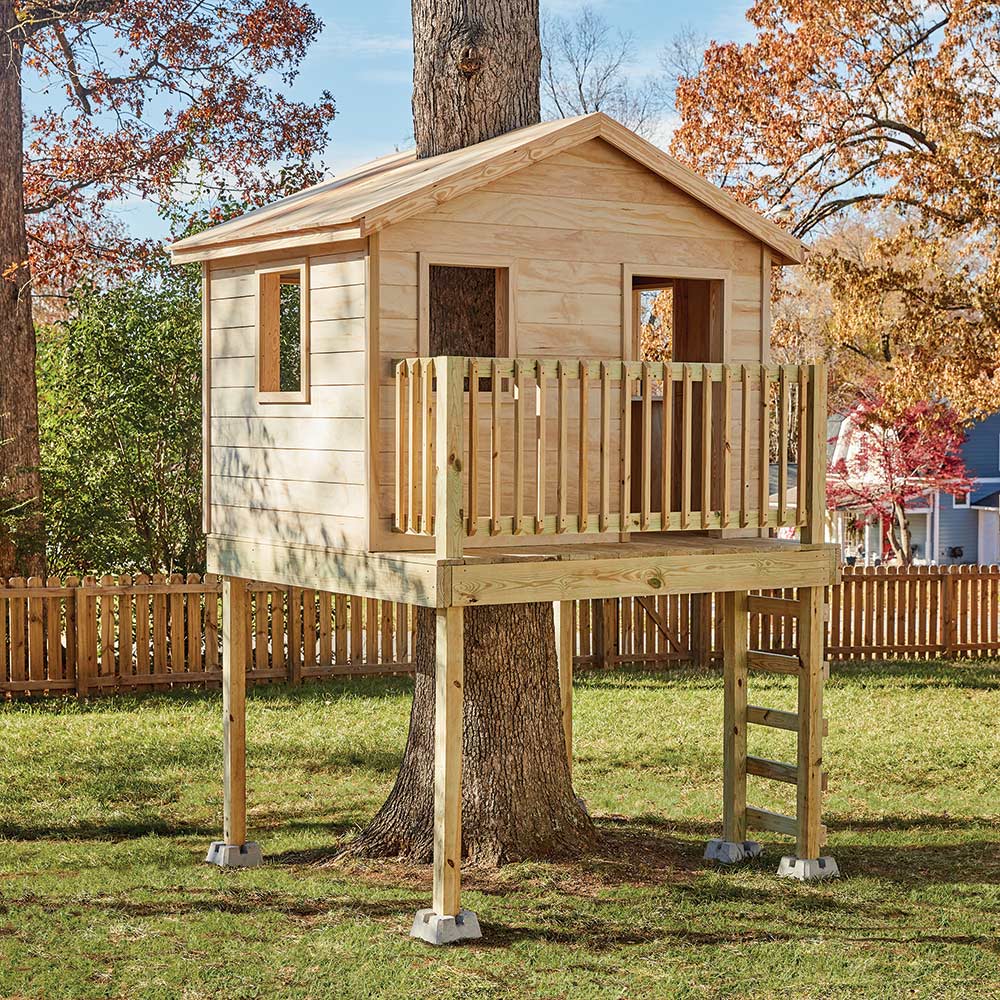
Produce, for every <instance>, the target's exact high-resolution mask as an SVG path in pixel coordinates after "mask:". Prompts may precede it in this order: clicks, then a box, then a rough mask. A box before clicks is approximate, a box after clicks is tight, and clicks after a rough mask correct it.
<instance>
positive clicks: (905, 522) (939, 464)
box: [826, 396, 971, 565]
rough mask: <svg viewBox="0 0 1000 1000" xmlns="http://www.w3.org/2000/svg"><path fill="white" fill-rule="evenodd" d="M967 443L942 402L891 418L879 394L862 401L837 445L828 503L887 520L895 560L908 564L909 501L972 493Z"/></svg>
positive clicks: (954, 416) (955, 417)
mask: <svg viewBox="0 0 1000 1000" xmlns="http://www.w3.org/2000/svg"><path fill="white" fill-rule="evenodd" d="M964 441H965V430H964V429H963V427H962V424H961V421H960V420H959V417H958V415H957V414H956V413H955V412H954V411H953V410H952V409H950V408H949V407H948V406H947V405H946V404H944V403H941V402H926V401H925V402H922V403H917V404H914V405H912V406H908V407H906V408H905V409H904V410H902V411H900V412H898V413H897V414H895V415H889V411H888V409H887V407H886V406H885V400H884V399H882V398H881V397H877V396H876V397H873V398H872V399H867V400H862V401H861V402H860V403H858V405H857V406H856V407H855V408H854V410H852V411H851V413H850V414H849V415H848V417H847V420H846V421H845V425H844V427H843V428H842V429H841V433H840V437H839V439H838V441H837V448H836V451H835V453H834V458H833V461H832V462H831V464H830V469H829V473H828V475H827V482H826V495H827V503H828V506H830V507H847V508H850V509H854V510H861V511H863V512H864V513H865V514H866V515H868V516H874V517H879V518H880V519H883V520H885V521H886V522H887V524H888V526H889V531H888V538H889V544H890V546H891V548H892V551H893V555H894V556H895V557H896V558H897V559H898V560H899V561H900V562H901V563H902V564H903V565H908V564H909V562H910V524H909V519H908V518H907V515H906V507H907V504H908V503H909V502H910V501H912V500H914V499H916V498H917V497H921V496H924V495H926V494H928V493H933V492H936V491H940V492H943V493H950V494H951V495H952V496H960V495H962V494H964V493H966V492H968V490H969V488H970V486H971V481H970V479H969V474H968V472H967V470H966V468H965V463H964V462H963V460H962V454H961V448H962V444H963V443H964Z"/></svg>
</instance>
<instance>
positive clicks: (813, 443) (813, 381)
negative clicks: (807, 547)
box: [799, 364, 827, 544]
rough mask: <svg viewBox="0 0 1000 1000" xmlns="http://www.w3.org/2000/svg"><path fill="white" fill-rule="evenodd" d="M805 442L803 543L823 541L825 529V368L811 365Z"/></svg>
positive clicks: (802, 454)
mask: <svg viewBox="0 0 1000 1000" xmlns="http://www.w3.org/2000/svg"><path fill="white" fill-rule="evenodd" d="M805 425H806V440H805V441H800V442H799V453H800V463H801V459H802V458H805V459H806V462H805V469H803V468H802V465H801V464H800V466H799V475H800V476H802V475H804V476H805V488H804V489H802V488H801V487H800V490H799V495H800V496H802V495H804V497H805V503H806V524H805V526H804V527H803V528H802V529H801V531H800V533H799V537H800V538H801V539H802V541H803V543H806V544H809V543H819V542H822V541H823V535H824V530H825V527H826V465H827V458H826V365H821V364H820V365H810V366H809V390H808V399H807V402H806V420H805Z"/></svg>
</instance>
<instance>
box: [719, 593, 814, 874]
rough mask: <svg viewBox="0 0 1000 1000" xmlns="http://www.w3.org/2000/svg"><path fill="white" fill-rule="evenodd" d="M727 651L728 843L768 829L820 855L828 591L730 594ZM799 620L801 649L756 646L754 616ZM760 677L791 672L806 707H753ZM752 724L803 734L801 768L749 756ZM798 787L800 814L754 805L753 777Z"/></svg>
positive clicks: (802, 851) (803, 853) (804, 852)
mask: <svg viewBox="0 0 1000 1000" xmlns="http://www.w3.org/2000/svg"><path fill="white" fill-rule="evenodd" d="M722 602H723V614H722V647H723V659H724V676H725V695H724V697H725V705H724V713H723V714H724V722H723V726H724V733H725V736H724V751H723V758H724V760H723V773H724V777H723V840H726V841H730V842H732V843H737V844H738V843H742V842H744V841H745V840H746V839H747V830H767V831H770V832H771V833H778V834H782V835H784V836H789V837H794V838H795V843H796V856H797V857H799V858H802V859H812V858H818V857H819V856H820V848H822V846H823V845H824V844H825V843H826V828H825V827H824V826H823V824H822V822H821V809H822V793H823V792H824V791H825V790H826V773H825V772H824V771H823V766H822V765H823V737H824V735H826V720H825V719H824V718H823V684H824V681H825V679H826V677H827V675H828V665H827V664H826V663H825V661H824V659H823V621H824V589H823V588H822V587H801V588H799V596H798V597H797V598H783V597H757V596H752V595H748V594H747V593H745V592H734V593H727V594H723V595H722ZM751 614H759V615H770V616H777V617H783V618H791V619H795V620H796V622H797V626H798V628H797V632H798V650H797V652H795V653H787V652H784V653H774V652H765V651H763V650H755V649H751V648H749V616H750V615H751ZM755 672H762V673H771V674H785V675H788V676H794V677H796V678H797V680H798V706H797V708H798V710H797V711H795V712H787V711H782V710H780V709H776V708H762V707H759V706H757V705H750V704H748V698H747V685H748V680H749V676H750V674H752V673H755ZM750 725H756V726H766V727H768V728H771V729H784V730H787V731H789V732H793V733H796V734H797V737H798V745H797V754H796V757H797V759H796V762H795V763H786V762H784V761H775V760H768V759H767V758H764V757H754V756H751V755H748V754H747V728H748V726H750ZM748 774H752V775H755V776H757V777H761V778H768V779H770V780H772V781H781V782H785V783H787V784H791V785H795V786H796V790H797V796H796V811H795V816H785V815H782V814H781V813H776V812H772V811H771V810H769V809H761V808H758V807H756V806H748V805H747V775H748Z"/></svg>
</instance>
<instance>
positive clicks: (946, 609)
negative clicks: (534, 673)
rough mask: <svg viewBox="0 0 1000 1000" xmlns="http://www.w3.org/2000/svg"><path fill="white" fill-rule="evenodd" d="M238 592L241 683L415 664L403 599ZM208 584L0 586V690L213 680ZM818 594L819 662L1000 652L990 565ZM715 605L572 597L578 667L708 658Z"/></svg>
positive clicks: (785, 643) (868, 580) (854, 583)
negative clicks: (821, 599)
mask: <svg viewBox="0 0 1000 1000" xmlns="http://www.w3.org/2000/svg"><path fill="white" fill-rule="evenodd" d="M248 589H249V590H250V595H251V600H250V615H249V618H248V620H247V624H246V627H247V629H248V639H249V642H248V650H249V652H248V662H247V679H248V681H249V682H250V683H267V682H277V681H287V682H291V683H298V682H301V681H303V680H308V679H311V678H320V677H331V676H337V675H341V676H344V675H347V676H355V675H360V674H385V673H409V672H410V671H411V669H412V664H411V656H412V648H413V638H412V633H413V617H412V613H411V609H410V608H408V607H407V606H406V605H403V604H393V603H390V602H387V601H375V600H372V599H370V598H361V597H356V596H350V595H345V594H329V593H322V592H317V591H312V590H305V589H302V588H296V587H278V586H274V585H272V584H264V583H250V584H248ZM221 591H222V587H221V583H220V581H219V579H218V578H217V577H214V576H212V575H211V574H209V575H206V576H205V577H204V578H202V577H200V576H198V575H197V574H189V575H188V576H186V577H183V576H179V575H174V576H170V577H166V576H163V575H161V574H156V575H153V576H143V575H139V576H136V577H130V576H118V577H112V576H103V577H101V578H100V579H99V580H98V579H96V578H94V577H84V578H83V579H77V578H75V577H68V578H67V579H66V580H65V581H62V580H59V579H58V578H55V577H50V578H49V579H47V580H42V579H39V578H37V577H33V578H31V579H28V580H23V579H19V578H15V579H12V580H10V581H8V583H7V586H6V587H4V586H0V695H4V696H8V697H9V696H16V695H27V694H35V695H38V694H78V695H90V694H99V693H102V692H106V691H122V690H156V689H165V688H170V687H174V686H177V685H214V684H218V683H219V682H220V680H221V645H220V634H219V622H220V619H221V608H220V599H221ZM767 593H768V594H770V595H773V596H783V597H793V596H794V594H795V591H794V590H776V591H767ZM828 602H829V608H830V620H829V623H828V626H827V656H828V658H830V659H832V660H858V659H862V660H864V659H869V660H872V659H922V658H938V657H940V658H946V659H955V658H960V657H973V656H1000V566H952V567H938V566H919V567H911V568H909V569H905V570H904V569H896V568H893V567H879V568H865V567H845V568H844V573H843V582H842V583H841V584H840V585H838V586H835V587H831V588H830V590H829V593H828ZM719 603H720V602H717V601H715V600H714V599H713V597H712V595H683V596H677V595H672V596H657V597H643V598H621V599H617V600H603V601H602V600H595V601H580V602H578V603H577V605H576V608H575V631H576V650H575V654H576V655H575V662H576V664H577V666H579V667H612V666H616V665H618V664H625V663H638V664H648V665H655V664H661V665H670V664H675V663H680V662H692V661H693V662H696V663H708V662H710V661H712V660H715V659H718V658H719V656H720V652H721V651H720V648H719V636H720V635H721V630H720V628H719V622H718V620H717V616H718V605H719ZM750 628H751V645H752V646H753V647H754V648H755V649H764V650H772V651H775V652H780V651H782V650H785V651H787V650H792V649H795V648H796V646H797V641H798V640H797V637H796V635H795V632H794V629H795V620H794V619H792V618H771V617H769V616H757V615H752V616H751V621H750Z"/></svg>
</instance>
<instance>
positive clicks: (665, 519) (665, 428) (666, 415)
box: [660, 363, 674, 531]
mask: <svg viewBox="0 0 1000 1000" xmlns="http://www.w3.org/2000/svg"><path fill="white" fill-rule="evenodd" d="M673 418H674V370H673V365H671V364H669V363H668V364H665V365H664V366H663V413H662V414H661V417H660V527H661V529H662V530H663V531H669V530H670V514H671V512H672V508H673V503H672V497H671V493H672V492H673V483H672V482H671V476H670V472H671V469H670V462H671V459H672V458H673V454H674V447H673V446H674V442H673V434H672V425H673Z"/></svg>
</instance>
